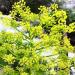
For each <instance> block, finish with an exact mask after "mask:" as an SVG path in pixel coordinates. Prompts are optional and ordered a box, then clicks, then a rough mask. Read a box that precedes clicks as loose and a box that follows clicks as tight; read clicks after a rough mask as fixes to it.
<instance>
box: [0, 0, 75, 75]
mask: <svg viewBox="0 0 75 75" xmlns="http://www.w3.org/2000/svg"><path fill="white" fill-rule="evenodd" d="M39 10H40V13H39V14H35V13H32V12H31V11H30V8H29V7H26V6H25V2H24V1H23V0H22V1H20V2H18V3H15V4H14V6H13V10H12V11H11V14H10V16H11V18H9V17H5V18H4V19H3V20H2V22H3V23H4V25H7V26H11V27H13V28H14V30H16V32H15V33H12V32H6V31H2V32H0V60H1V62H3V63H4V64H3V63H1V62H0V65H1V67H2V70H3V75H69V73H70V67H71V66H72V61H74V62H75V60H74V59H73V58H72V59H71V58H69V57H68V55H67V53H68V52H73V50H74V47H73V46H72V45H71V44H70V40H69V38H68V37H67V36H66V33H70V32H73V31H75V25H74V24H75V23H72V24H69V25H66V19H67V15H66V11H63V10H59V9H58V5H57V4H53V5H51V7H45V6H41V7H40V8H39ZM17 18H19V19H20V20H19V21H17ZM18 27H21V28H22V29H20V30H19V29H18ZM45 29H47V31H45ZM44 52H45V54H46V52H47V53H51V55H47V56H45V54H44ZM55 68H57V69H58V70H55Z"/></svg>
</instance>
